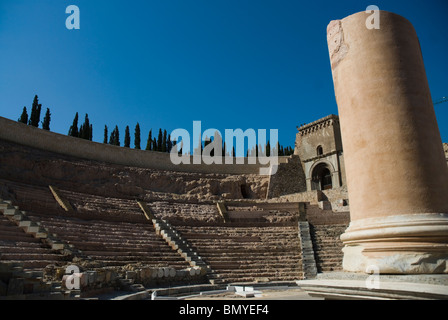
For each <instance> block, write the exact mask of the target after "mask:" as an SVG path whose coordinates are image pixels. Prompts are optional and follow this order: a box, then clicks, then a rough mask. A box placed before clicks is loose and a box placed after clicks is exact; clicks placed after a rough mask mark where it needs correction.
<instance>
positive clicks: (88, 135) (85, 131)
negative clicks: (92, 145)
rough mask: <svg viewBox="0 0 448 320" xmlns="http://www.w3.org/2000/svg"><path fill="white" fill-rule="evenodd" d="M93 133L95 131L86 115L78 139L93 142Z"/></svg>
mask: <svg viewBox="0 0 448 320" xmlns="http://www.w3.org/2000/svg"><path fill="white" fill-rule="evenodd" d="M92 131H93V127H92V125H91V124H90V121H89V115H88V114H87V113H86V116H85V118H84V123H83V124H82V125H81V127H79V131H78V137H79V138H81V139H85V140H90V141H92V136H93V132H92Z"/></svg>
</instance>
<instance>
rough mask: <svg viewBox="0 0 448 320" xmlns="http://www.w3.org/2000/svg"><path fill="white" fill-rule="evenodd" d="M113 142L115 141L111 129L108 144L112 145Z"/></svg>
mask: <svg viewBox="0 0 448 320" xmlns="http://www.w3.org/2000/svg"><path fill="white" fill-rule="evenodd" d="M114 143H115V129H114V130H112V132H111V133H110V137H109V144H111V145H114Z"/></svg>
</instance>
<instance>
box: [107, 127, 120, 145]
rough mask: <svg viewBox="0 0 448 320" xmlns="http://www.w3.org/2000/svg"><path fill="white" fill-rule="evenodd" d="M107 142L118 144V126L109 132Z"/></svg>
mask: <svg viewBox="0 0 448 320" xmlns="http://www.w3.org/2000/svg"><path fill="white" fill-rule="evenodd" d="M109 144H111V145H113V146H120V132H119V131H118V126H115V129H114V130H113V131H112V133H111V134H110V138H109Z"/></svg>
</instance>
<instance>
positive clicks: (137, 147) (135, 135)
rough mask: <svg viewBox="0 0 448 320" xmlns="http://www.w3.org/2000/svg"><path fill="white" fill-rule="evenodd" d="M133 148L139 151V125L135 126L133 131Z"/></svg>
mask: <svg viewBox="0 0 448 320" xmlns="http://www.w3.org/2000/svg"><path fill="white" fill-rule="evenodd" d="M134 146H135V149H141V147H140V125H139V124H138V122H137V124H136V126H135V130H134Z"/></svg>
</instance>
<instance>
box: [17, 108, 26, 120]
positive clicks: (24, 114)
mask: <svg viewBox="0 0 448 320" xmlns="http://www.w3.org/2000/svg"><path fill="white" fill-rule="evenodd" d="M17 121H18V122H21V123H24V124H28V112H27V111H26V107H23V111H22V114H21V115H20V118H19V120H17Z"/></svg>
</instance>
